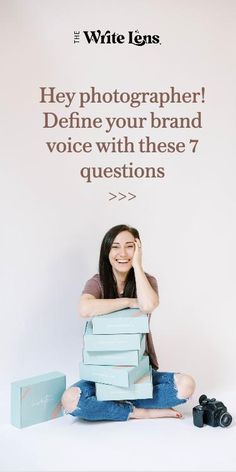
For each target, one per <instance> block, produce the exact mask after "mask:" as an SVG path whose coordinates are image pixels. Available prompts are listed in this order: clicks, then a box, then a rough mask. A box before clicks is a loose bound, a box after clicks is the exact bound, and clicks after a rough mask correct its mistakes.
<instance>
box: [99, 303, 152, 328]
mask: <svg viewBox="0 0 236 472" xmlns="http://www.w3.org/2000/svg"><path fill="white" fill-rule="evenodd" d="M92 324H93V334H122V333H123V334H129V333H148V332H149V326H148V316H147V315H146V314H144V313H142V312H141V311H140V310H139V309H138V308H124V309H123V310H117V311H113V312H112V313H109V314H106V315H99V316H95V317H94V318H93V319H92Z"/></svg>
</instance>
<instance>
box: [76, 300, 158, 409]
mask: <svg viewBox="0 0 236 472" xmlns="http://www.w3.org/2000/svg"><path fill="white" fill-rule="evenodd" d="M148 332H149V324H148V315H146V314H144V313H142V312H141V311H140V310H139V309H137V308H127V309H123V310H119V311H114V312H112V313H109V314H106V315H99V316H95V317H93V318H92V320H91V321H88V322H87V323H86V327H85V332H84V349H83V362H82V363H80V366H79V370H80V378H81V379H84V380H90V381H92V382H95V384H96V397H97V400H135V399H141V398H152V396H153V385H152V369H151V366H150V363H149V357H148V356H147V355H146V354H145V344H146V333H148Z"/></svg>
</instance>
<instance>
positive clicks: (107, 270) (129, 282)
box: [99, 225, 140, 298]
mask: <svg viewBox="0 0 236 472" xmlns="http://www.w3.org/2000/svg"><path fill="white" fill-rule="evenodd" d="M122 231H129V233H131V234H132V235H133V236H134V238H138V239H140V237H139V232H138V230H137V229H135V228H132V227H131V226H128V225H117V226H113V227H112V228H111V229H109V231H107V233H106V234H105V236H104V238H103V240H102V244H101V250H100V257H99V276H100V280H101V284H102V287H103V297H104V298H118V297H119V294H118V290H117V284H116V280H115V277H114V275H113V271H112V266H111V264H110V261H109V253H110V250H111V246H112V244H113V241H114V239H115V238H116V236H117V235H118V234H119V233H121V232H122ZM136 296H137V295H136V283H135V277H134V269H133V267H131V269H130V271H129V272H128V275H127V277H126V281H125V287H124V292H123V297H128V298H136Z"/></svg>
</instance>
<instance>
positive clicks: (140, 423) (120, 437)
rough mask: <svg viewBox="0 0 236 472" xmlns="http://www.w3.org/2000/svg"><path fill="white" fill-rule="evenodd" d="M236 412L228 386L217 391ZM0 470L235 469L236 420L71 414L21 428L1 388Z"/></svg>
mask: <svg viewBox="0 0 236 472" xmlns="http://www.w3.org/2000/svg"><path fill="white" fill-rule="evenodd" d="M216 393H217V399H218V400H222V401H224V403H225V404H226V406H227V408H228V411H229V412H230V413H231V414H232V416H233V418H236V406H234V410H233V405H234V400H235V399H234V398H232V393H230V392H216ZM215 396H216V395H215ZM0 399H1V403H0V405H1V408H0V414H1V420H2V424H1V425H0V470H1V471H4V472H7V471H17V472H18V471H32V472H33V471H223V470H224V471H236V423H235V421H234V420H233V422H232V424H231V426H230V427H228V428H221V427H217V428H212V427H210V426H206V425H205V426H204V428H196V427H195V426H194V425H193V422H192V407H193V406H194V405H196V404H197V403H198V397H196V398H193V399H191V400H190V401H189V402H188V404H186V405H182V406H180V407H177V409H178V410H179V411H181V412H182V413H184V419H181V420H179V419H172V418H169V419H167V418H163V419H155V420H130V421H127V422H94V423H91V422H85V421H82V420H78V419H76V418H73V417H72V416H70V415H67V416H63V417H61V418H58V419H55V420H53V421H49V422H46V423H41V424H38V425H34V426H31V427H28V428H24V429H22V430H18V429H17V428H15V427H14V426H12V425H11V424H9V411H7V410H8V409H7V408H6V407H7V403H8V400H7V396H6V392H5V395H4V392H3V391H2V392H1V397H0Z"/></svg>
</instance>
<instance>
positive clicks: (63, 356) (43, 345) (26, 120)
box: [0, 0, 236, 470]
mask: <svg viewBox="0 0 236 472" xmlns="http://www.w3.org/2000/svg"><path fill="white" fill-rule="evenodd" d="M0 7H1V36H2V38H1V45H2V47H3V48H2V53H1V61H2V73H1V82H2V84H1V103H2V107H1V109H2V111H1V115H2V116H1V123H2V124H1V130H2V132H3V134H2V139H1V223H2V230H1V244H0V247H1V292H2V295H1V320H2V322H1V330H0V358H1V360H2V361H1V385H2V387H1V410H2V414H1V417H2V419H3V423H4V424H5V426H6V425H8V424H9V421H10V416H9V401H10V382H12V381H14V380H19V379H21V378H24V377H30V376H33V375H39V374H43V373H46V372H49V371H52V370H59V371H62V372H63V373H65V374H66V376H67V385H70V384H71V383H72V382H75V381H76V380H78V378H79V373H78V363H79V360H80V358H81V348H82V336H83V328H84V320H82V319H79V316H78V314H77V305H78V300H79V296H80V293H81V290H82V288H83V286H84V283H85V282H86V280H87V279H88V278H89V277H91V276H92V275H93V274H94V273H96V272H97V270H98V256H99V249H100V243H101V240H102V237H103V235H104V233H105V232H106V231H107V230H108V229H109V228H110V227H111V226H113V225H116V224H121V223H126V224H130V225H132V226H134V227H137V228H138V230H139V232H140V236H141V240H142V243H143V265H144V269H145V271H146V272H148V273H150V274H153V275H155V276H156V277H157V279H158V284H159V291H160V300H161V303H160V306H159V307H158V309H157V310H156V311H155V312H154V313H153V316H152V330H153V335H154V342H155V346H156V350H157V353H158V357H159V362H160V370H168V371H178V372H186V373H189V374H191V375H192V376H193V377H194V378H195V379H196V382H197V389H196V393H195V397H194V399H193V404H197V403H198V397H199V395H200V394H202V393H206V394H207V395H209V396H217V395H218V397H219V396H221V398H219V399H221V400H222V401H225V403H226V400H227V399H228V404H227V406H228V409H229V411H230V409H231V412H232V409H233V407H234V404H233V401H232V398H233V397H235V386H236V381H235V379H236V369H235V360H234V359H235V354H236V352H235V237H236V234H235V227H236V224H235V193H236V191H235V188H236V187H235V170H236V165H235V152H234V135H235V55H234V52H233V51H234V44H235V2H234V1H233V0H232V1H230V0H228V1H211V0H208V1H197V2H196V1H186V0H179V1H171V0H169V1H164V0H163V1H159V0H157V1H144V0H142V1H133V0H131V1H129V2H125V1H120V2H119V4H117V3H116V2H111V1H106V0H104V1H101V2H91V1H87V2H83V1H68V2H63V1H61V0H59V1H53V0H49V1H47V2H38V1H15V0H13V1H12V2H7V1H1V2H0ZM98 28H101V29H110V30H111V31H112V32H113V31H116V32H120V33H123V34H127V31H128V30H130V29H132V30H135V29H137V28H138V29H139V30H140V33H142V34H159V35H160V37H161V40H162V45H161V46H155V45H147V46H143V47H136V46H131V45H127V44H125V45H94V44H93V45H88V44H86V43H85V41H83V42H82V41H81V43H80V44H79V45H74V44H73V32H74V30H77V29H79V30H81V31H82V30H93V29H98ZM92 85H93V86H95V87H96V88H97V89H98V90H101V91H112V90H114V89H116V88H117V89H119V90H121V91H122V90H123V91H129V92H131V91H165V90H168V89H169V87H170V86H175V88H176V89H179V90H182V91H198V90H200V89H201V87H203V86H204V87H205V89H206V95H205V99H206V100H205V103H204V104H198V105H197V104H193V105H186V104H183V105H172V106H168V107H166V108H165V109H158V108H157V107H155V106H154V105H145V106H144V107H143V108H142V107H140V108H137V109H135V108H134V109H132V108H130V107H129V106H128V105H117V106H114V105H111V106H106V108H104V106H103V105H99V106H97V107H96V106H95V107H92V106H90V107H88V108H87V109H86V110H84V113H85V112H86V111H87V112H88V113H91V114H93V115H95V116H99V115H101V116H105V115H106V114H107V115H108V114H109V115H112V116H115V115H116V114H122V115H124V116H134V115H135V114H137V115H140V116H143V115H145V114H147V113H149V112H150V111H155V112H156V113H159V114H160V115H163V116H169V115H170V116H171V115H174V116H175V115H176V116H186V115H195V113H196V112H197V111H201V112H202V123H203V127H202V129H200V130H199V129H197V130H171V129H169V130H157V131H156V134H155V135H154V133H153V131H152V137H154V138H155V140H156V141H158V140H159V141H161V140H165V139H166V140H173V139H176V140H179V141H181V140H183V139H187V138H193V139H194V138H195V136H196V139H199V147H198V152H197V155H193V154H192V153H190V152H186V153H184V155H182V156H180V157H178V156H177V155H175V156H173V155H172V156H166V155H163V156H160V155H158V154H157V155H155V156H154V157H153V156H151V155H148V154H147V155H146V156H141V157H140V155H139V154H138V153H137V154H136V155H122V154H121V155H116V156H115V157H114V156H109V155H108V156H105V157H103V156H101V155H100V156H99V155H98V154H96V153H93V155H91V156H89V157H86V156H85V157H84V156H83V157H80V156H77V155H74V156H69V155H66V154H65V155H56V154H54V155H50V154H49V152H48V151H47V148H46V146H45V144H44V143H45V141H46V140H49V141H50V140H63V139H66V138H67V137H68V136H72V137H73V138H76V139H77V138H80V139H83V140H86V139H91V140H95V139H101V136H102V134H101V131H98V130H97V131H96V130H92V131H91V130H90V131H88V130H87V131H86V130H82V131H81V130H66V129H64V130H62V129H54V130H47V131H46V130H43V129H42V123H43V119H42V113H43V112H44V111H50V110H51V111H55V112H57V113H59V114H61V115H62V114H63V113H64V114H66V113H67V112H68V110H66V109H65V108H64V107H63V106H60V107H56V106H54V107H53V106H50V105H42V104H39V97H40V94H39V87H43V86H48V87H49V86H55V87H56V88H57V89H58V91H77V90H87V89H89V87H91V86H92ZM71 108H72V109H73V110H74V109H76V107H74V106H73V105H72V107H71ZM72 109H71V111H72ZM150 133H151V132H150V131H149V132H146V131H145V133H144V131H142V130H137V131H133V130H120V131H117V133H116V135H117V136H123V135H128V136H130V137H133V139H137V140H138V138H139V136H140V137H141V136H143V134H145V135H146V134H150ZM113 135H114V133H113ZM78 140H79V139H78ZM125 162H126V163H129V162H133V163H134V164H135V166H138V165H139V166H140V165H141V166H145V165H147V166H154V167H158V166H164V167H165V170H166V177H165V179H129V180H127V179H123V180H122V179H119V180H118V179H116V180H115V179H114V180H112V179H102V180H99V179H97V180H96V181H94V182H93V183H90V184H89V183H86V182H85V181H83V180H82V179H81V177H80V168H81V167H82V166H86V165H90V166H98V165H102V166H105V165H111V166H115V165H122V164H124V163H125ZM109 192H113V193H118V192H124V193H127V192H132V193H134V194H136V198H135V199H133V200H132V201H128V200H127V199H124V200H122V201H118V200H117V199H114V200H112V201H109V194H108V193H109ZM224 395H225V396H224ZM189 408H190V407H189ZM189 411H190V410H189ZM63 420H64V418H62V419H61V420H58V421H63ZM66 420H67V418H66ZM168 421H169V420H168ZM67 424H68V423H67ZM86 427H87V428H88V426H86ZM10 428H11V427H10ZM93 428H94V426H93ZM147 428H148V426H147ZM100 429H102V425H100ZM232 429H233V428H232V427H231V430H232ZM225 437H226V436H225ZM213 441H214V439H213ZM221 441H222V439H221ZM227 460H228V462H227ZM22 464H23V465H22ZM44 464H45V463H44ZM50 464H51V463H50ZM161 464H162V463H161ZM4 465H5V466H6V464H5V462H4ZM18 466H19V461H18V465H16V464H13V463H12V464H10V465H9V468H13V467H16V468H17V467H18ZM20 466H21V467H22V468H24V467H25V468H26V462H25V459H23V462H22V463H21V462H20ZM46 466H47V464H45V468H46ZM187 466H188V467H190V466H191V460H190V462H189V463H188V464H187ZM223 466H225V467H226V466H228V470H233V467H234V465H233V464H232V462H231V459H230V454H229V455H228V459H226V462H225V463H223V464H222V469H223ZM40 467H41V468H42V467H43V466H38V468H40ZM53 467H54V468H55V467H58V464H54V465H51V468H52V469H53ZM65 467H66V466H65ZM70 467H71V469H73V467H72V464H70ZM77 467H78V470H81V468H79V467H82V466H80V465H77ZM83 467H84V465H83ZM100 467H101V468H102V467H104V464H103V463H102V462H100V463H98V464H97V465H96V466H95V469H96V470H99V468H100ZM122 467H125V466H122ZM159 467H163V468H164V466H163V464H162V465H159ZM166 467H167V468H168V464H167V465H166ZM169 467H170V469H171V470H179V469H178V467H181V462H180V465H179V466H177V465H175V464H172V465H169ZM175 467H176V469H175ZM193 467H194V464H193V465H192V469H191V470H193ZM199 467H200V466H199ZM201 467H204V466H203V465H202V466H201ZM210 467H212V464H209V469H208V470H210ZM41 468H40V470H41ZM91 468H92V466H91ZM150 468H151V466H150ZM95 469H93V470H95ZM170 469H169V470H170ZM60 470H62V469H60ZM73 470H76V469H73ZM138 470H140V469H138ZM152 470H154V469H153V468H152ZM158 470H160V469H158ZM166 470H167V469H166ZM219 470H220V469H219Z"/></svg>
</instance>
